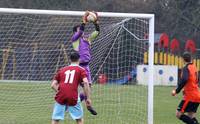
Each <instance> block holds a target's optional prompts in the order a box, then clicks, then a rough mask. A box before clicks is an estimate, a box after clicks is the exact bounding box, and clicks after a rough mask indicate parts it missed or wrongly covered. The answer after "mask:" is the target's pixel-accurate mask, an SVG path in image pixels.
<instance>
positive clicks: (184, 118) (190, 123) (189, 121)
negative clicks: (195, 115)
mask: <svg viewBox="0 0 200 124" xmlns="http://www.w3.org/2000/svg"><path fill="white" fill-rule="evenodd" d="M179 119H180V120H182V121H183V122H185V123H186V124H195V123H194V121H193V119H191V118H190V117H189V116H187V115H184V114H182V115H181V117H180V118H179Z"/></svg>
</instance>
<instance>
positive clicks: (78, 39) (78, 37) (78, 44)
mask: <svg viewBox="0 0 200 124" xmlns="http://www.w3.org/2000/svg"><path fill="white" fill-rule="evenodd" d="M98 34H99V32H98V31H94V32H92V33H91V34H90V35H88V36H87V35H83V31H81V30H79V31H78V32H76V33H74V35H73V36H72V38H71V41H72V43H73V44H72V45H73V48H74V50H76V51H78V52H79V55H80V63H85V62H90V60H91V54H90V52H91V49H90V44H91V41H93V40H94V39H95V38H96V37H97V36H98Z"/></svg>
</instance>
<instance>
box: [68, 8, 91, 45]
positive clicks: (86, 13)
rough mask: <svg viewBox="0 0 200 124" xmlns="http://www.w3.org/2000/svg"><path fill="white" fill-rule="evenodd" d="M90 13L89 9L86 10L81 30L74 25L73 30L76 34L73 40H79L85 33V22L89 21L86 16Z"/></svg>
mask: <svg viewBox="0 0 200 124" xmlns="http://www.w3.org/2000/svg"><path fill="white" fill-rule="evenodd" d="M88 14H89V11H86V12H85V14H84V15H83V17H82V23H81V25H80V26H79V30H78V31H77V27H78V26H75V27H74V29H73V31H74V32H75V33H74V35H73V36H72V38H71V41H72V42H74V41H77V40H78V39H79V38H80V37H81V35H82V34H83V32H84V29H85V24H86V23H87V20H86V17H87V16H88Z"/></svg>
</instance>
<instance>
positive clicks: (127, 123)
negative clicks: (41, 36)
mask: <svg viewBox="0 0 200 124" xmlns="http://www.w3.org/2000/svg"><path fill="white" fill-rule="evenodd" d="M92 89H93V90H92V93H93V94H92V100H93V105H94V107H95V108H96V110H97V111H98V116H92V115H90V113H89V112H88V111H87V110H84V114H85V116H84V119H85V124H147V108H146V106H147V87H145V86H137V85H93V88H92ZM171 90H172V87H164V86H156V87H155V90H154V93H155V97H154V124H180V121H179V120H177V119H176V118H175V110H176V107H177V105H178V104H179V101H180V99H181V96H179V97H172V96H171V95H170V92H171ZM53 96H54V92H53V91H52V90H51V89H50V84H47V83H0V124H50V123H51V114H52V108H53V104H54V98H53ZM83 106H84V104H83ZM84 108H85V107H84ZM62 124H75V122H74V121H73V120H71V119H70V117H69V115H68V114H66V117H65V121H64V122H62Z"/></svg>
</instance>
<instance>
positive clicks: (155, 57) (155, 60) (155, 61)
mask: <svg viewBox="0 0 200 124" xmlns="http://www.w3.org/2000/svg"><path fill="white" fill-rule="evenodd" d="M154 64H158V53H157V52H155V53H154Z"/></svg>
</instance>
